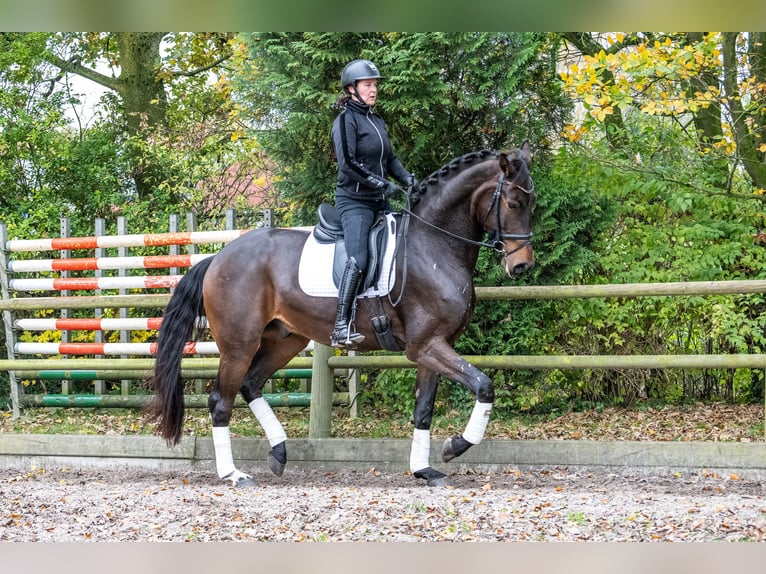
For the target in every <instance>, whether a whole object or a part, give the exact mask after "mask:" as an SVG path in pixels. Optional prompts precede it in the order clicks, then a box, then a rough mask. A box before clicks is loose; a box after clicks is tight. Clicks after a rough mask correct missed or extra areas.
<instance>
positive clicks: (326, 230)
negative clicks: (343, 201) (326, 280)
mask: <svg viewBox="0 0 766 574" xmlns="http://www.w3.org/2000/svg"><path fill="white" fill-rule="evenodd" d="M318 212H319V223H317V225H316V226H315V227H314V232H313V233H314V239H316V240H317V242H319V243H334V244H335V255H334V257H333V265H332V278H333V281H334V282H335V285H336V287H337V286H338V285H339V284H340V280H341V277H342V276H343V270H344V269H345V268H346V261H347V260H348V255H347V254H346V242H345V240H344V238H343V226H342V224H341V221H340V216H339V215H338V210H337V209H336V208H335V206H334V205H331V204H329V203H322V204H320V205H319V210H318ZM386 225H387V219H386V214H385V213H384V212H381V213H379V214H378V216H377V217H376V219H375V222H374V223H373V224H372V228H371V229H370V237H369V246H368V249H369V256H368V264H367V274H366V275H365V277H364V283H363V284H362V289H361V291H364V290H366V289H369V288H370V287H372V286H374V285H376V284H377V282H378V277H379V276H380V270H381V266H382V259H383V255H384V253H385V252H386V244H387V242H388V230H387V228H386ZM391 225H392V229H391V232H392V233H393V232H394V231H395V227H394V226H395V225H396V223H395V221H392V222H391Z"/></svg>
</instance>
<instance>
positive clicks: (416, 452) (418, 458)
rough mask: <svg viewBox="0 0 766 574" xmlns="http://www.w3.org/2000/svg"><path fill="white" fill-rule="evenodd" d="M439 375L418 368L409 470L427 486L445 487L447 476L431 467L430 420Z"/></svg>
mask: <svg viewBox="0 0 766 574" xmlns="http://www.w3.org/2000/svg"><path fill="white" fill-rule="evenodd" d="M438 384H439V374H438V373H435V372H433V371H430V370H428V369H426V368H418V377H417V385H416V387H415V411H414V414H413V423H414V424H415V429H414V430H413V433H412V447H411V449H410V470H411V471H412V474H413V476H415V477H416V478H423V479H425V480H426V481H428V486H445V485H446V484H447V475H446V474H444V473H443V472H439V471H438V470H436V469H434V468H432V467H431V464H430V462H429V460H430V456H431V419H432V417H433V412H434V401H435V399H436V389H437V387H438Z"/></svg>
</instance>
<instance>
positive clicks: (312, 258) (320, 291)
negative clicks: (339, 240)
mask: <svg viewBox="0 0 766 574" xmlns="http://www.w3.org/2000/svg"><path fill="white" fill-rule="evenodd" d="M393 219H394V216H393V215H392V214H390V213H389V214H386V223H387V225H386V230H387V232H388V240H387V241H386V250H385V253H384V254H383V261H382V262H381V264H380V265H381V268H380V274H379V275H378V283H377V284H376V285H373V286H372V287H370V288H369V289H367V290H366V291H365V292H364V293H361V294H360V295H359V296H360V297H379V296H383V295H387V294H388V293H389V292H390V291H391V289H392V288H393V287H394V285H395V284H396V275H395V274H394V273H392V271H393V269H392V266H391V262H392V261H393V259H394V251H395V249H396V225H395V224H394V223H392V220H393ZM334 254H335V244H334V243H319V242H318V241H317V240H316V239H314V234H313V233H309V236H308V238H307V239H306V242H305V243H304V244H303V252H302V253H301V262H300V264H299V266H298V285H300V287H301V289H302V290H303V292H304V293H306V294H307V295H311V296H313V297H337V296H338V288H337V287H336V286H335V283H334V282H333V279H332V265H333V255H334Z"/></svg>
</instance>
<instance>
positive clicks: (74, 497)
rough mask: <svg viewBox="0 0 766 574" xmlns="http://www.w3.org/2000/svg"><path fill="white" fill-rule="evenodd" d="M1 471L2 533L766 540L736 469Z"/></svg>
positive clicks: (756, 491)
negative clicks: (418, 475) (221, 474)
mask: <svg viewBox="0 0 766 574" xmlns="http://www.w3.org/2000/svg"><path fill="white" fill-rule="evenodd" d="M254 479H255V482H256V486H254V487H250V488H245V489H239V490H238V489H235V488H233V487H230V486H228V485H226V484H224V483H219V482H216V481H213V480H211V476H210V474H209V473H202V472H176V473H171V472H148V471H144V470H139V471H136V470H119V471H106V470H76V471H75V470H68V469H65V468H57V469H52V468H47V469H43V468H34V469H31V470H29V469H24V470H20V469H15V470H14V469H0V541H28V542H31V541H57V542H78V541H101V542H105V541H123V542H126V541H143V542H150V541H177V542H181V541H237V540H243V541H272V542H278V541H293V542H295V541H315V542H323V541H368V542H393V541H401V542H412V541H428V542H437V541H465V542H467V541H507V542H516V541H632V542H639V541H766V483H764V482H762V481H755V480H747V479H744V478H741V477H739V476H737V475H735V474H727V475H719V474H718V473H715V472H708V471H702V472H701V473H698V474H680V473H674V474H669V475H661V476H657V475H649V474H646V473H626V474H613V473H608V474H607V473H597V472H593V473H582V472H572V471H570V470H568V469H566V468H562V469H556V470H540V471H518V470H507V471H503V472H495V473H487V474H481V473H472V472H459V473H455V474H452V475H451V476H450V480H451V486H449V487H445V488H428V487H427V486H425V485H424V484H423V483H421V482H420V481H418V480H416V479H414V478H413V477H411V476H409V475H407V474H404V473H402V474H398V473H384V472H378V471H375V470H370V471H369V472H360V471H348V472H322V471H318V470H301V469H297V470H295V469H288V471H287V472H286V473H285V475H284V476H283V477H282V478H276V477H273V476H272V475H270V474H266V473H259V474H255V475H254Z"/></svg>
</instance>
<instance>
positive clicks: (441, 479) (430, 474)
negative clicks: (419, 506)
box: [412, 466, 449, 486]
mask: <svg viewBox="0 0 766 574" xmlns="http://www.w3.org/2000/svg"><path fill="white" fill-rule="evenodd" d="M412 474H413V476H414V477H415V478H424V479H426V481H427V482H428V486H449V478H448V477H447V475H446V474H444V473H443V472H439V471H438V470H436V469H434V468H431V467H430V466H428V467H426V468H424V469H422V470H418V471H415V472H413V473H412Z"/></svg>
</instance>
